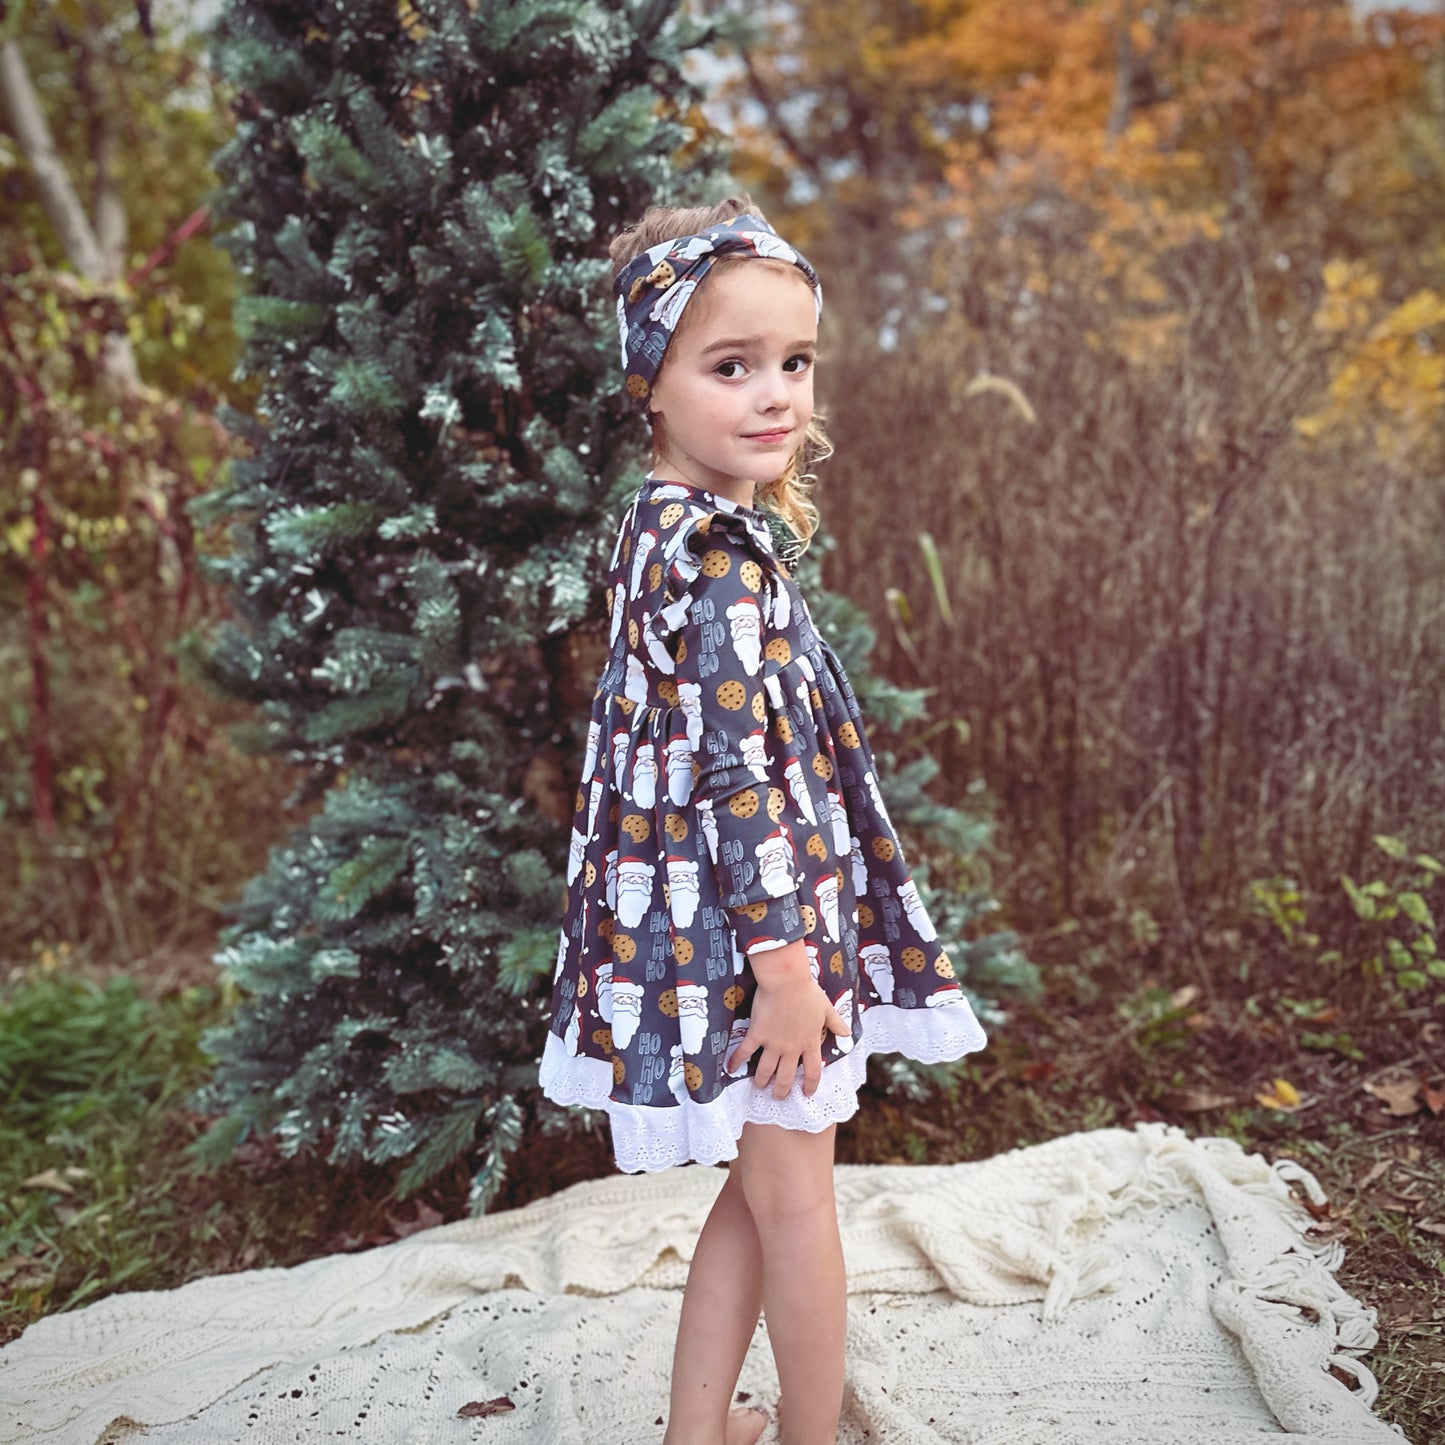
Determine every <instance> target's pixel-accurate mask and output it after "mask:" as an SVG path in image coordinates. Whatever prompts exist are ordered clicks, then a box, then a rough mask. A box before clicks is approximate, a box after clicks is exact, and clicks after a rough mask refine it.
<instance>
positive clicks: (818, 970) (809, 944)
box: [803, 939, 823, 984]
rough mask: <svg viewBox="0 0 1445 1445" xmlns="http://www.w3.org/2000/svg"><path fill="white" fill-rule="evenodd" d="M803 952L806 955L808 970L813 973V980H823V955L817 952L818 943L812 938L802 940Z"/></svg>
mask: <svg viewBox="0 0 1445 1445" xmlns="http://www.w3.org/2000/svg"><path fill="white" fill-rule="evenodd" d="M803 952H804V953H806V954H807V955H808V972H809V973H811V974H812V975H813V982H814V983H817V984H821V983H822V982H823V955H822V954H821V953H819V952H818V945H817V944H816V943H814V942H813V941H812V939H804V940H803Z"/></svg>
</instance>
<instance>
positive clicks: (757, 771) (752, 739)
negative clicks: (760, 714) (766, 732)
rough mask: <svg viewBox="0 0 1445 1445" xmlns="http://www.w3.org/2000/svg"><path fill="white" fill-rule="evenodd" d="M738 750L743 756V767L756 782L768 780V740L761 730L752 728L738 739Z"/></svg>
mask: <svg viewBox="0 0 1445 1445" xmlns="http://www.w3.org/2000/svg"><path fill="white" fill-rule="evenodd" d="M738 749H739V751H740V752H741V753H742V755H743V766H744V767H745V768H747V769H749V771H751V773H752V775H753V777H755V778H756V779H757V780H758V782H760V783H766V782H767V780H768V740H767V738H765V737H764V736H763V732H762V729H761V728H754V729H753V730H752V732H750V733H744V734H743V735H742V737H740V738H739V739H738Z"/></svg>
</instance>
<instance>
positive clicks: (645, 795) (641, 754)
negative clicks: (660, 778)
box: [632, 742, 657, 808]
mask: <svg viewBox="0 0 1445 1445" xmlns="http://www.w3.org/2000/svg"><path fill="white" fill-rule="evenodd" d="M632 801H633V802H634V803H636V804H637V806H638V807H639V808H651V807H652V805H653V803H654V802H656V801H657V752H656V749H654V747H653V746H652V744H651V743H650V742H639V743H638V744H637V747H636V748H635V749H633V753H632Z"/></svg>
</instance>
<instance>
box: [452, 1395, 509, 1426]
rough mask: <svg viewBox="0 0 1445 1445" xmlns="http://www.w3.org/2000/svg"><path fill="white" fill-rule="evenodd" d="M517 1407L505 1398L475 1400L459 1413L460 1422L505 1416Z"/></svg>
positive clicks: (502, 1396) (464, 1406)
mask: <svg viewBox="0 0 1445 1445" xmlns="http://www.w3.org/2000/svg"><path fill="white" fill-rule="evenodd" d="M516 1408H517V1407H516V1406H515V1405H514V1404H513V1403H512V1402H511V1401H510V1400H509V1399H508V1398H507V1397H506V1396H505V1395H498V1396H497V1398H496V1399H495V1400H473V1401H471V1402H470V1403H469V1404H466V1405H463V1406H462V1408H461V1409H460V1410H458V1411H457V1419H458V1420H480V1419H482V1418H483V1417H484V1416H487V1415H505V1414H507V1413H508V1411H511V1410H515V1409H516Z"/></svg>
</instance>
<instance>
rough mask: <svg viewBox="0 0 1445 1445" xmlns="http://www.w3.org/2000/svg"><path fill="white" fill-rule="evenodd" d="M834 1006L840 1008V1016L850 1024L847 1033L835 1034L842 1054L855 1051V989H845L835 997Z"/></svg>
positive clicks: (834, 1037) (835, 1039) (834, 1036)
mask: <svg viewBox="0 0 1445 1445" xmlns="http://www.w3.org/2000/svg"><path fill="white" fill-rule="evenodd" d="M833 1007H834V1008H835V1009H837V1010H838V1017H839V1018H840V1019H842V1020H843V1022H844V1023H845V1024H847V1025H848V1032H847V1033H846V1034H833V1039H834V1041H835V1042H836V1043H837V1045H838V1052H839V1053H840V1054H851V1053H852V1052H853V990H852V989H851V988H849V989H844V991H843V992H842V993H841V994H840V995H839V996H838V997H837V998H836V999H834V1001H833ZM830 1032H831V1030H830Z"/></svg>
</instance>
